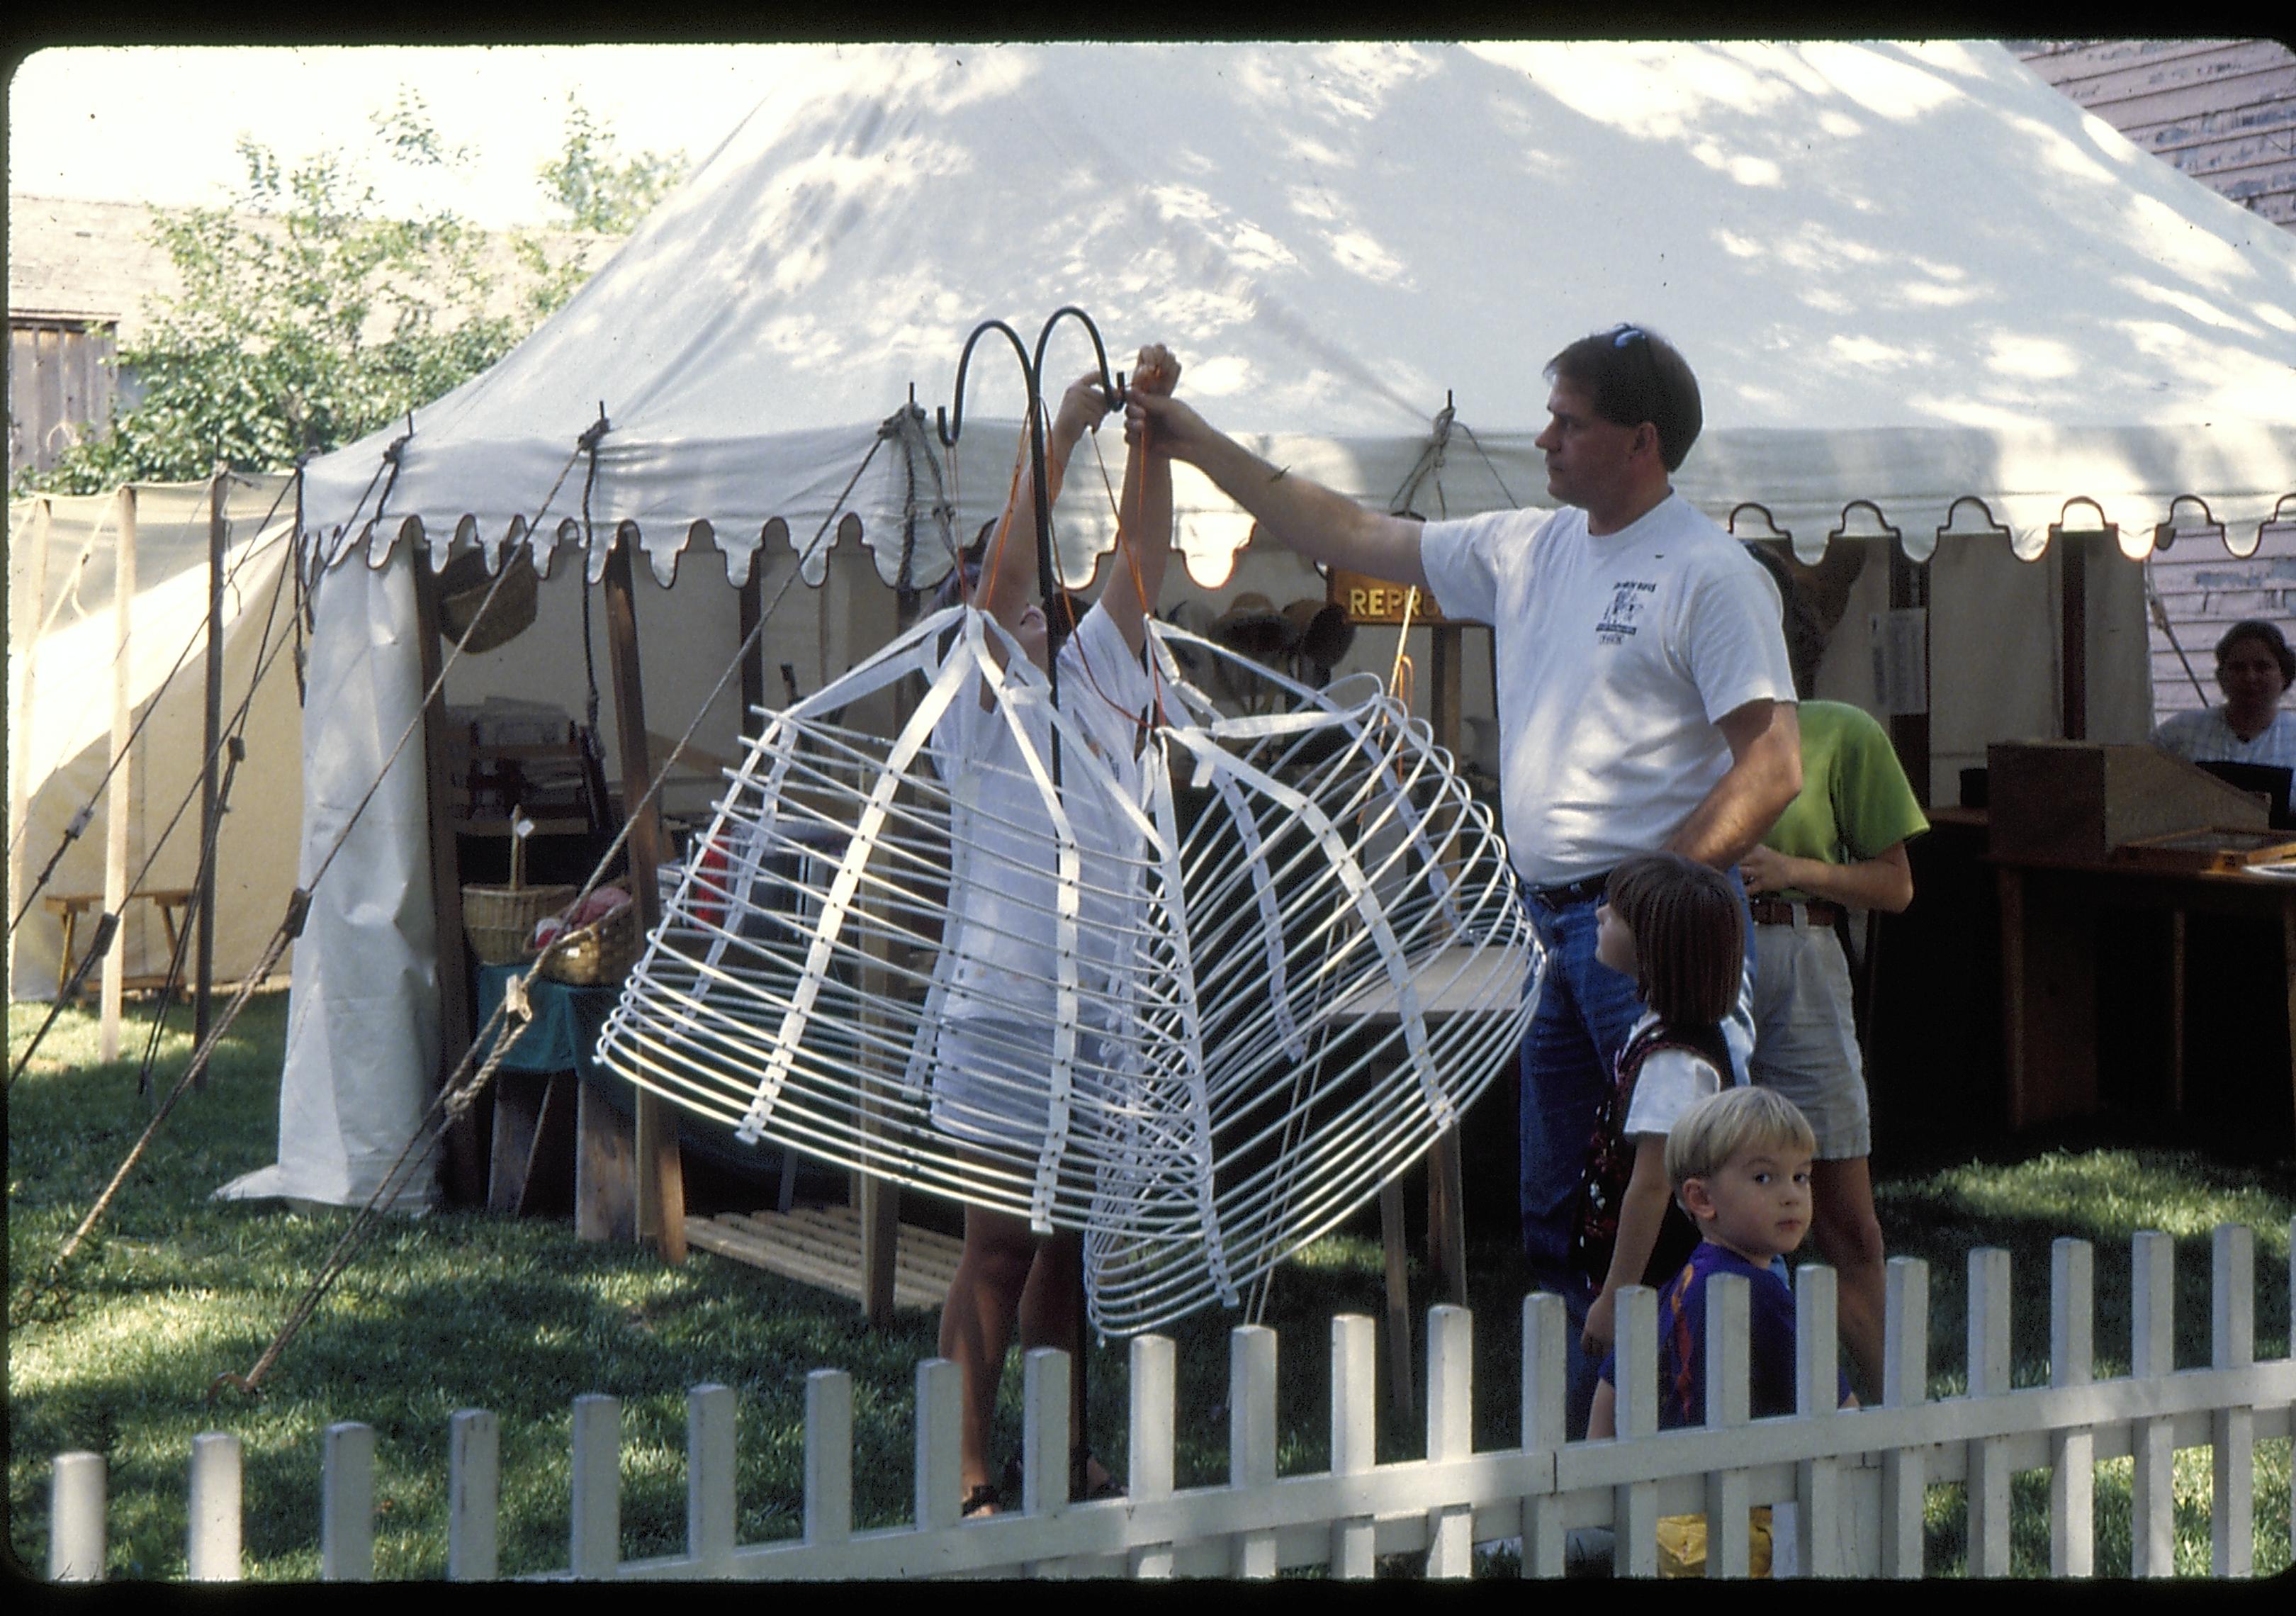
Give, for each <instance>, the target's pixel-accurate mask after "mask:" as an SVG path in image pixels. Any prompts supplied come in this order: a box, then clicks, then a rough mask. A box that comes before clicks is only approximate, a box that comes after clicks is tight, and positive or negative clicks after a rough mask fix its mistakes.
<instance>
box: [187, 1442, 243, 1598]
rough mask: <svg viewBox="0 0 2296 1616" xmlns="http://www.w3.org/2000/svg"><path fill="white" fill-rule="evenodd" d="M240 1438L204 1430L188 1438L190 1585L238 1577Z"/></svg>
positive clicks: (188, 1574) (235, 1579) (188, 1558)
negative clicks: (190, 1466) (189, 1463)
mask: <svg viewBox="0 0 2296 1616" xmlns="http://www.w3.org/2000/svg"><path fill="white" fill-rule="evenodd" d="M240 1474H241V1456H240V1445H239V1439H238V1438H237V1437H235V1436H234V1435H232V1434H231V1433H230V1432H229V1431H201V1433H200V1434H199V1435H198V1436H195V1437H193V1439H192V1501H191V1517H192V1518H191V1530H190V1539H189V1542H188V1544H187V1545H186V1553H185V1554H184V1575H185V1576H186V1577H188V1578H189V1579H191V1580H192V1581H193V1582H237V1581H238V1580H239V1579H240Z"/></svg>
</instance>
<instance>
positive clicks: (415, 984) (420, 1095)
mask: <svg viewBox="0 0 2296 1616" xmlns="http://www.w3.org/2000/svg"><path fill="white" fill-rule="evenodd" d="M367 559H368V558H367V555H366V553H365V551H361V552H360V553H359V554H357V556H356V557H354V558H350V559H348V560H345V561H342V562H339V563H338V564H336V565H335V566H334V567H332V568H330V569H329V570H326V571H325V572H324V574H322V575H321V576H320V577H319V578H317V580H316V583H315V585H314V587H313V588H312V592H311V610H312V619H313V621H312V632H311V660H310V672H309V689H310V698H311V700H310V705H309V708H308V709H307V712H306V724H305V727H304V736H305V746H304V750H303V800H304V811H303V830H302V854H301V857H300V859H299V863H298V865H297V868H296V882H297V884H298V885H299V886H300V887H302V888H304V889H305V890H309V891H312V892H315V893H324V901H317V902H314V903H313V905H312V906H311V909H310V913H309V916H308V919H307V922H306V923H305V925H304V930H303V934H302V936H301V937H300V938H299V939H297V941H296V944H295V972H294V976H293V980H292V982H291V987H290V988H289V991H288V1006H287V1049H286V1057H285V1062H284V1070H283V1076H282V1080H281V1084H280V1092H279V1159H278V1161H276V1162H275V1164H273V1165H272V1166H269V1167H266V1168H261V1169H258V1170H256V1171H255V1172H252V1173H249V1174H245V1175H243V1176H242V1177H238V1178H235V1179H234V1180H233V1181H232V1182H231V1183H229V1184H227V1185H224V1186H223V1187H222V1188H221V1189H220V1190H218V1191H217V1194H220V1195H223V1196H226V1197H234V1198H239V1197H249V1198H255V1197H271V1196H284V1197H290V1198H293V1199H296V1200H302V1201H311V1202H323V1203H326V1204H331V1205H339V1206H348V1205H357V1204H360V1203H363V1202H365V1201H366V1200H367V1199H368V1198H369V1197H371V1196H373V1194H375V1193H376V1192H377V1191H378V1190H379V1189H380V1188H381V1186H382V1185H383V1183H384V1182H385V1180H386V1178H387V1177H388V1176H389V1173H390V1170H391V1168H392V1165H393V1164H394V1163H395V1162H396V1161H398V1158H399V1155H400V1153H402V1152H403V1151H404V1150H405V1149H406V1144H407V1142H408V1141H409V1140H410V1139H412V1138H414V1136H415V1134H416V1131H417V1129H418V1128H419V1126H420V1125H421V1122H422V1115H423V1112H424V1111H425V1109H426V1108H427V1107H428V1105H429V1103H430V1095H431V1094H432V1093H433V1092H434V1090H435V1080H436V1073H437V1070H438V1063H439V972H438V958H439V950H438V922H437V917H436V915H435V914H434V912H433V907H432V904H431V899H430V799H429V795H428V792H427V790H426V785H425V780H424V775H423V751H422V725H421V723H420V722H419V715H420V713H421V712H422V697H423V689H422V663H421V660H420V658H419V657H418V656H414V655H410V654H408V653H409V652H411V651H412V650H413V648H414V646H415V645H416V644H417V642H416V638H415V616H414V573H413V567H414V559H413V552H412V551H411V550H410V549H408V548H407V547H406V546H399V547H398V549H397V551H396V552H395V553H394V554H385V555H378V556H377V557H375V558H374V559H375V560H376V561H377V562H381V565H379V566H370V565H369V564H367ZM428 1168H429V1163H428V1162H427V1161H420V1162H417V1163H415V1164H414V1170H413V1171H411V1172H409V1173H408V1174H407V1175H406V1179H405V1182H404V1187H403V1188H402V1189H401V1191H400V1193H399V1194H397V1195H395V1196H394V1197H392V1198H391V1200H390V1202H389V1206H390V1208H391V1209H392V1210H409V1211H411V1210H420V1209H421V1208H422V1207H424V1206H426V1205H428V1204H429V1202H430V1192H431V1183H430V1171H429V1170H428Z"/></svg>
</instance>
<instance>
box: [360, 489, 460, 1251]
mask: <svg viewBox="0 0 2296 1616" xmlns="http://www.w3.org/2000/svg"><path fill="white" fill-rule="evenodd" d="M373 542H375V543H377V544H380V543H382V542H383V540H382V538H381V535H379V534H378V535H377V537H376V538H375V539H374V541H373ZM427 548H428V546H425V545H423V544H422V543H420V542H415V541H412V540H410V541H409V542H408V544H407V546H406V561H407V565H408V566H409V567H411V568H413V569H414V638H415V642H416V644H418V645H420V646H421V648H422V649H421V652H420V655H421V657H422V688H423V689H425V690H429V689H430V688H431V687H432V686H433V685H438V684H439V667H440V665H441V663H442V662H443V661H444V660H445V659H444V658H443V657H442V656H441V655H440V654H439V575H438V574H437V573H436V572H433V571H432V570H430V561H429V557H428V556H427V555H426V554H425V551H426V549H427ZM422 772H423V799H424V801H425V802H426V803H427V805H428V807H429V809H430V902H431V909H432V913H433V914H434V915H437V916H438V960H439V1070H438V1071H437V1072H436V1073H435V1074H434V1077H435V1081H436V1082H437V1084H438V1085H439V1086H441V1087H443V1086H444V1085H445V1084H446V1083H447V1082H448V1081H449V1080H450V1079H452V1078H453V1076H454V1073H455V1068H456V1067H458V1066H460V1065H461V1064H462V1060H463V1052H464V1051H466V1050H468V1049H469V1048H470V1046H471V1038H473V1037H475V1036H476V1033H477V1017H476V1014H475V1013H474V1008H473V1006H472V1005H471V967H470V956H469V943H468V941H467V940H466V939H464V937H463V874H462V855H461V849H460V844H459V843H458V842H457V841H456V840H455V820H454V805H453V800H452V798H453V792H452V790H451V788H450V785H449V782H450V781H451V780H452V778H453V774H452V766H451V765H450V764H449V763H448V761H447V692H446V689H445V687H444V686H440V687H439V694H438V696H437V697H436V698H435V699H434V700H433V701H430V704H429V705H427V706H426V707H424V708H423V710H422ZM446 1144H447V1161H446V1164H445V1172H446V1178H447V1197H448V1199H449V1200H450V1201H451V1202H453V1203H454V1204H455V1205H457V1206H476V1205H480V1204H482V1203H483V1202H485V1200H486V1194H487V1177H486V1162H485V1161H484V1160H482V1158H481V1156H480V1151H479V1135H478V1120H477V1119H476V1118H475V1117H474V1116H472V1115H471V1113H469V1112H464V1113H463V1115H462V1116H460V1117H458V1118H456V1119H455V1120H454V1122H453V1123H451V1124H450V1125H449V1126H448V1127H447V1139H446Z"/></svg>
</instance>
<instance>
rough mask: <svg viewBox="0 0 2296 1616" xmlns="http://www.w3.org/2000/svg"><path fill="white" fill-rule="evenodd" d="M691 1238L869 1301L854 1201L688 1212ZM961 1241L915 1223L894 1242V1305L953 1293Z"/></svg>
mask: <svg viewBox="0 0 2296 1616" xmlns="http://www.w3.org/2000/svg"><path fill="white" fill-rule="evenodd" d="M685 1239H686V1243H687V1244H689V1245H692V1246H696V1247H699V1248H700V1249H701V1250H702V1251H715V1252H717V1254H718V1255H719V1256H720V1257H730V1258H732V1259H734V1261H736V1262H745V1263H748V1264H749V1265H750V1267H754V1268H763V1269H765V1270H766V1271H767V1273H771V1274H778V1275H780V1276H783V1278H784V1279H794V1280H796V1281H797V1282H798V1283H799V1284H807V1285H813V1286H816V1288H818V1289H821V1290H824V1291H834V1292H838V1293H839V1294H840V1295H841V1296H849V1297H851V1298H852V1299H853V1300H855V1301H859V1300H862V1292H861V1287H862V1275H861V1218H860V1214H859V1212H858V1211H857V1210H855V1209H854V1208H852V1207H849V1206H824V1207H799V1208H795V1209H793V1210H790V1211H786V1212H773V1211H763V1212H721V1213H719V1214H718V1215H717V1217H715V1218H696V1217H689V1218H686V1220H685ZM962 1249H963V1244H962V1243H961V1242H959V1241H957V1240H955V1239H954V1238H952V1237H951V1236H949V1235H943V1234H939V1233H937V1232H936V1231H934V1230H931V1229H921V1228H918V1227H917V1226H914V1224H906V1223H905V1224H903V1225H901V1226H900V1234H899V1237H898V1240H897V1241H896V1242H895V1243H894V1247H893V1305H894V1306H895V1307H897V1308H923V1309H928V1310H930V1309H934V1308H939V1306H940V1305H941V1303H942V1302H943V1301H944V1300H947V1296H948V1285H949V1280H950V1279H951V1277H952V1276H955V1273H956V1259H957V1256H958V1253H959V1252H960V1251H962Z"/></svg>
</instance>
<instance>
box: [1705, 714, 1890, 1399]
mask: <svg viewBox="0 0 2296 1616" xmlns="http://www.w3.org/2000/svg"><path fill="white" fill-rule="evenodd" d="M1800 717H1801V779H1802V785H1801V793H1800V796H1798V797H1796V798H1795V799H1794V800H1793V801H1792V803H1791V804H1789V805H1788V806H1787V808H1786V811H1785V812H1784V813H1783V814H1781V815H1780V816H1778V820H1777V823H1776V824H1774V825H1772V826H1771V827H1770V832H1769V834H1768V835H1767V836H1766V837H1765V838H1764V839H1763V841H1762V845H1761V846H1759V847H1758V848H1756V849H1753V850H1752V851H1751V853H1748V854H1747V855H1746V856H1745V857H1743V858H1742V859H1741V860H1739V864H1738V870H1739V874H1741V875H1742V876H1743V878H1744V880H1745V883H1746V892H1747V897H1748V902H1749V906H1750V907H1751V909H1752V911H1753V917H1754V953H1755V969H1754V1053H1753V1057H1752V1059H1751V1061H1750V1062H1748V1075H1749V1076H1750V1077H1751V1079H1752V1080H1753V1081H1754V1082H1756V1083H1759V1084H1764V1085H1766V1086H1767V1087H1771V1088H1775V1089H1776V1090H1777V1091H1778V1092H1779V1093H1781V1094H1783V1095H1785V1096H1786V1097H1787V1098H1789V1099H1791V1100H1792V1101H1793V1103H1795V1104H1796V1105H1798V1106H1800V1108H1801V1110H1802V1112H1803V1113H1804V1114H1805V1115H1807V1116H1808V1118H1809V1120H1810V1125H1811V1127H1812V1128H1813V1129H1814V1130H1815V1131H1816V1135H1817V1152H1816V1161H1814V1162H1813V1164H1812V1168H1811V1177H1810V1200H1811V1203H1812V1209H1813V1220H1812V1225H1811V1229H1810V1235H1811V1240H1812V1243H1813V1244H1815V1245H1816V1249H1817V1254H1818V1255H1819V1256H1820V1257H1821V1258H1823V1259H1825V1261H1826V1262H1827V1263H1828V1264H1830V1265H1831V1266H1832V1267H1833V1270H1834V1275H1835V1282H1836V1286H1837V1294H1838V1296H1839V1299H1840V1302H1839V1306H1840V1321H1841V1339H1842V1341H1843V1344H1844V1345H1845V1346H1847V1347H1848V1348H1849V1356H1850V1358H1851V1359H1852V1361H1853V1362H1854V1363H1855V1364H1856V1366H1857V1371H1858V1374H1859V1377H1860V1380H1861V1383H1862V1389H1863V1390H1865V1391H1866V1393H1867V1394H1868V1395H1869V1396H1870V1395H1872V1394H1874V1393H1876V1392H1878V1391H1879V1390H1880V1388H1881V1382H1882V1299H1883V1294H1884V1283H1883V1276H1882V1259H1883V1255H1884V1253H1883V1249H1882V1226H1881V1223H1880V1221H1879V1219H1877V1218H1875V1217H1874V1180H1873V1176H1872V1174H1871V1172H1870V1170H1869V1169H1868V1164H1867V1158H1868V1157H1869V1156H1870V1155H1871V1154H1872V1152H1873V1128H1872V1125H1871V1121H1870V1119H1869V1112H1868V1107H1867V1104H1866V1074H1865V1066H1864V1062H1863V1060H1862V1058H1861V1057H1860V1054H1859V1052H1858V1047H1857V1027H1856V1024H1855V1022H1854V1021H1853V1020H1852V1018H1851V1013H1850V997H1849V960H1848V957H1847V956H1845V955H1844V953H1843V951H1842V947H1841V939H1839V937H1837V935H1836V934H1835V930H1834V928H1835V926H1836V924H1837V923H1839V922H1840V921H1841V919H1842V918H1843V917H1844V911H1845V910H1846V909H1849V908H1858V909H1881V910H1884V911H1886V912H1888V913H1890V914H1893V915H1894V914H1896V913H1898V912H1899V911H1900V910H1902V909H1904V908H1905V906H1907V904H1909V903H1911V902H1912V901H1913V897H1914V875H1913V866H1912V865H1910V864H1909V863H1908V862H1907V857H1906V843H1907V841H1908V840H1910V839H1911V838H1913V837H1915V836H1917V835H1919V834H1921V833H1922V832H1923V831H1925V830H1927V829H1929V820H1928V818H1927V817H1926V816H1924V815H1923V812H1922V807H1921V801H1920V800H1919V799H1918V798H1917V797H1915V794H1914V788H1913V785H1912V783H1910V782H1909V781H1907V778H1906V771H1905V769H1904V768H1903V767H1901V766H1900V765H1899V764H1898V754H1897V749H1896V748H1894V747H1893V746H1891V745H1890V736H1889V734H1888V732H1887V731H1885V730H1884V729H1883V728H1882V726H1881V725H1880V724H1879V723H1877V722H1876V721H1875V720H1874V718H1872V717H1871V716H1869V715H1868V714H1867V713H1866V711H1865V710H1863V709H1862V708H1857V707H1852V706H1849V705H1848V704H1847V703H1845V702H1841V701H1804V702H1802V704H1801V714H1800Z"/></svg>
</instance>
